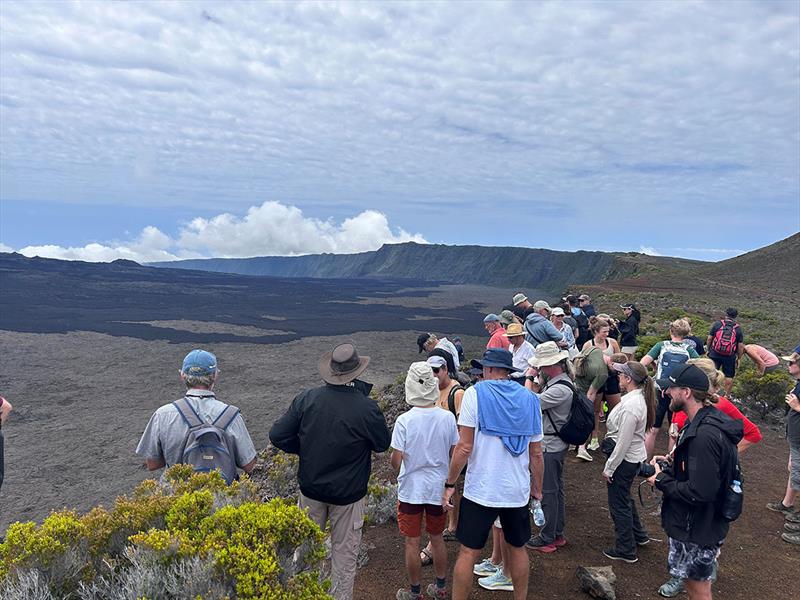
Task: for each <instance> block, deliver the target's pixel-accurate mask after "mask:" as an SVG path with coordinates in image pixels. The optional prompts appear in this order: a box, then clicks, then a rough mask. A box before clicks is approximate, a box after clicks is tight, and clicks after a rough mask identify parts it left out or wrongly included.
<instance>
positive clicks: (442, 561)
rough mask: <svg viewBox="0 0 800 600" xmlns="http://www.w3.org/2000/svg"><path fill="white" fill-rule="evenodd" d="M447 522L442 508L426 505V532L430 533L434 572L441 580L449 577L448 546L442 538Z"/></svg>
mask: <svg viewBox="0 0 800 600" xmlns="http://www.w3.org/2000/svg"><path fill="white" fill-rule="evenodd" d="M446 522H447V514H446V513H445V511H444V509H443V508H442V507H441V506H438V505H436V506H435V505H432V504H426V505H425V531H427V532H428V535H429V536H430V538H431V541H430V546H431V548H432V550H433V572H434V573H435V574H436V578H437V579H439V580H443V579H445V578H446V577H447V546H446V545H445V543H444V537H442V532H443V531H444V526H445V523H446Z"/></svg>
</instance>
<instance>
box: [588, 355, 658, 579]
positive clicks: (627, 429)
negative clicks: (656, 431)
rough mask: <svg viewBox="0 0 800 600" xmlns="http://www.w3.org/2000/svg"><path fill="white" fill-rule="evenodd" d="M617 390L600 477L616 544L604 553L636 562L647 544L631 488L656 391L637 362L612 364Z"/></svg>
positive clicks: (644, 455) (641, 458)
mask: <svg viewBox="0 0 800 600" xmlns="http://www.w3.org/2000/svg"><path fill="white" fill-rule="evenodd" d="M612 366H613V368H614V370H616V371H619V383H620V387H621V388H622V389H623V390H624V391H625V392H627V393H626V394H625V395H624V396H622V400H620V403H619V404H617V406H616V407H614V410H612V411H611V412H610V413H609V415H608V420H607V421H606V427H607V429H608V433H607V434H606V438H605V439H604V440H603V445H602V446H601V448H602V449H603V451H604V453H605V454H606V455H607V456H608V460H607V461H606V464H605V467H604V468H603V477H604V478H605V480H606V483H607V484H608V508H609V512H610V513H611V519H612V520H613V521H614V531H615V534H616V543H615V544H614V547H612V548H609V549H608V550H605V551H604V552H603V554H605V555H606V556H607V557H608V558H611V559H613V560H624V561H625V562H631V563H632V562H636V561H637V560H638V558H637V557H636V546H644V545H645V544H647V543H648V542H649V541H650V538H649V536H648V535H647V532H646V531H645V529H644V527H643V526H642V523H641V521H640V520H639V514H638V513H637V511H636V504H635V503H634V500H633V498H632V497H631V486H632V485H633V480H634V478H635V477H636V474H637V473H638V471H639V464H640V463H641V462H642V461H645V460H647V450H646V449H645V443H644V440H645V435H646V432H647V429H648V428H649V427H650V426H651V425H652V423H653V419H654V417H655V404H656V390H655V384H654V383H653V379H652V377H650V376H649V375H648V374H647V369H646V368H645V367H644V366H643V365H642V364H641V363H639V362H636V361H628V362H627V363H623V364H619V363H613V365H612Z"/></svg>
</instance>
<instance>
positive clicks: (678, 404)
mask: <svg viewBox="0 0 800 600" xmlns="http://www.w3.org/2000/svg"><path fill="white" fill-rule="evenodd" d="M669 398H670V400H669V409H670V410H671V411H672V412H674V413H676V412H681V411H682V410H684V409H685V408H686V402H684V401H683V400H681V399H680V398H673V397H672V396H670V397H669Z"/></svg>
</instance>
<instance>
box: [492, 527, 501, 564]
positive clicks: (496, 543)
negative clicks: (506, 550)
mask: <svg viewBox="0 0 800 600" xmlns="http://www.w3.org/2000/svg"><path fill="white" fill-rule="evenodd" d="M489 560H490V561H492V564H493V565H498V566H499V565H502V564H503V530H502V529H500V528H499V527H497V526H494V525H493V526H492V555H491V556H490V557H489Z"/></svg>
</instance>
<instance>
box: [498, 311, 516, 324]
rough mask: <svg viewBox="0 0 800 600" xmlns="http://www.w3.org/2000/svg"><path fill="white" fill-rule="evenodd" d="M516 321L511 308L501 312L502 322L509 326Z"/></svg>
mask: <svg viewBox="0 0 800 600" xmlns="http://www.w3.org/2000/svg"><path fill="white" fill-rule="evenodd" d="M513 322H514V313H513V312H511V311H510V310H504V311H503V312H501V313H500V324H501V325H505V326H506V327H508V326H509V325H511V323H513Z"/></svg>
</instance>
